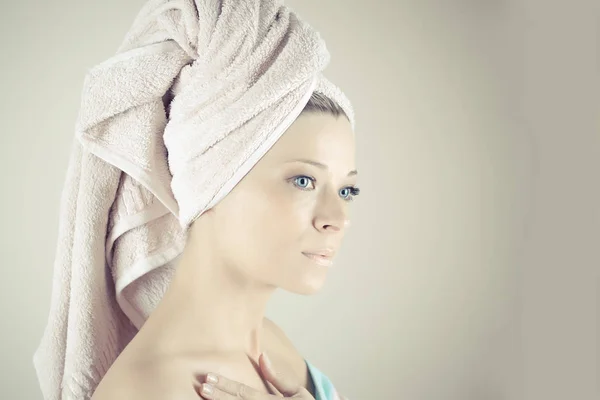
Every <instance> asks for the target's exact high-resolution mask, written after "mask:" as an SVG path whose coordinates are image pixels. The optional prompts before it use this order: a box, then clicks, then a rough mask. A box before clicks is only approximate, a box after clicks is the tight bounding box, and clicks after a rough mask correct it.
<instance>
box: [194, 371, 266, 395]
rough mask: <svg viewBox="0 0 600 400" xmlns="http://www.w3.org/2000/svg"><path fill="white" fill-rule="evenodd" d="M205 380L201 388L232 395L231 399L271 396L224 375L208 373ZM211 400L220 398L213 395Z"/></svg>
mask: <svg viewBox="0 0 600 400" xmlns="http://www.w3.org/2000/svg"><path fill="white" fill-rule="evenodd" d="M206 382H207V383H205V384H203V385H202V387H203V388H205V387H206V389H209V391H210V389H212V391H213V393H214V394H216V395H217V396H219V395H221V394H222V395H223V396H224V395H228V396H232V397H231V398H232V399H245V400H269V399H271V398H273V397H272V396H270V395H268V394H265V393H262V392H260V391H258V390H256V389H253V388H251V387H250V386H247V385H244V384H242V383H239V382H236V381H233V380H231V379H228V378H225V377H224V376H221V375H217V374H214V373H209V374H207V375H206ZM229 398H230V397H223V400H229ZM212 399H213V400H221V398H219V397H217V398H215V397H213V398H212Z"/></svg>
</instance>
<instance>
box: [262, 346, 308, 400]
mask: <svg viewBox="0 0 600 400" xmlns="http://www.w3.org/2000/svg"><path fill="white" fill-rule="evenodd" d="M259 364H260V369H261V372H262V373H263V376H264V377H265V379H266V380H267V381H269V382H271V383H272V384H273V386H275V388H276V389H277V390H278V391H279V392H280V393H281V394H283V395H284V396H287V397H292V396H294V395H297V394H298V393H299V392H300V388H301V386H298V385H296V384H294V383H293V382H291V381H289V380H288V379H286V378H285V377H282V376H280V374H278V373H277V371H275V370H274V369H273V364H272V363H271V361H270V360H269V357H267V355H266V353H262V354H261V355H260V358H259Z"/></svg>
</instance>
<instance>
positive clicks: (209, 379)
mask: <svg viewBox="0 0 600 400" xmlns="http://www.w3.org/2000/svg"><path fill="white" fill-rule="evenodd" d="M206 382H208V383H217V382H219V379H218V378H217V377H216V376H215V375H213V374H207V375H206Z"/></svg>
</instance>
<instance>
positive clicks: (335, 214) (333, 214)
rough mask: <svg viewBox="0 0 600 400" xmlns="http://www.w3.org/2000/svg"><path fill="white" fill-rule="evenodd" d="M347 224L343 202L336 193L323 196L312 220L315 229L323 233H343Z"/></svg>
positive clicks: (348, 222)
mask: <svg viewBox="0 0 600 400" xmlns="http://www.w3.org/2000/svg"><path fill="white" fill-rule="evenodd" d="M349 224H350V221H349V220H348V216H347V211H346V205H345V204H344V200H343V199H341V198H340V197H339V195H338V194H337V192H336V193H333V194H332V193H327V194H324V195H323V196H322V199H321V200H320V202H319V204H318V205H317V209H316V213H315V217H314V220H313V225H314V227H315V229H317V230H318V231H320V232H324V233H337V232H340V231H343V230H344V228H346V227H347V226H348V225H349Z"/></svg>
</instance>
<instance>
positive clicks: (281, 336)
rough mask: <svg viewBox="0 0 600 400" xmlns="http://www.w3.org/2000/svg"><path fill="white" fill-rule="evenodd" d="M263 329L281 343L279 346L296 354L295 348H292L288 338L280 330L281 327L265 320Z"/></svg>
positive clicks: (292, 345)
mask: <svg viewBox="0 0 600 400" xmlns="http://www.w3.org/2000/svg"><path fill="white" fill-rule="evenodd" d="M264 327H265V328H267V330H268V331H269V332H270V333H271V334H273V336H275V337H276V338H277V339H278V340H279V341H280V342H281V344H283V345H285V347H287V348H288V350H290V351H293V352H296V353H298V351H297V350H296V347H294V344H293V343H292V341H291V340H290V338H289V337H288V336H287V335H286V333H285V332H284V331H283V329H281V327H280V326H279V325H277V324H276V323H275V322H274V321H272V320H270V319H268V318H265V319H264ZM298 354H299V353H298Z"/></svg>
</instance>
